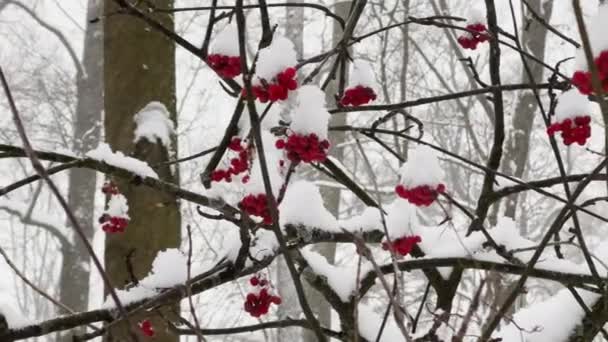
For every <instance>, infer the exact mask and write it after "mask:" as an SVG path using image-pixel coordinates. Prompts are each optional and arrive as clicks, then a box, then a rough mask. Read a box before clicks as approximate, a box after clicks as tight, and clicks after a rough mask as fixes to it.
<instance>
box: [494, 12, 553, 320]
mask: <svg viewBox="0 0 608 342" xmlns="http://www.w3.org/2000/svg"><path fill="white" fill-rule="evenodd" d="M528 4H529V5H530V6H531V7H532V8H533V9H534V11H535V12H536V13H542V14H543V15H544V17H545V20H547V21H549V20H550V18H551V14H552V12H553V3H552V2H551V1H545V2H543V1H541V0H532V1H528ZM541 5H542V7H541ZM522 17H523V18H524V20H526V18H529V17H530V16H529V15H526V13H525V11H524V12H523V13H522ZM529 20H530V22H526V21H524V22H522V23H521V25H520V27H519V29H520V31H521V35H520V39H521V45H522V48H523V49H524V50H527V51H528V52H529V53H530V54H532V55H533V56H535V57H537V58H538V59H539V60H541V61H542V60H544V59H545V46H546V41H547V32H548V31H547V28H546V27H545V26H543V25H542V24H540V23H539V22H538V21H536V20H533V19H529ZM528 65H529V67H530V75H528V72H527V71H526V69H525V68H523V69H522V71H521V72H522V74H521V78H522V82H524V83H530V78H529V77H530V76H531V77H532V78H533V79H534V82H536V83H540V82H542V77H543V70H544V68H543V67H542V66H541V65H540V64H538V63H534V62H531V61H530V60H528ZM538 110H539V108H538V102H537V101H536V98H535V96H534V94H533V93H532V92H530V91H526V92H524V93H522V94H521V97H520V98H519V101H518V102H517V105H516V107H515V110H514V111H513V113H514V114H513V117H512V125H513V129H512V130H511V132H512V134H511V136H510V137H508V139H509V140H508V142H507V143H506V144H505V157H504V161H503V162H502V165H504V167H505V171H506V173H507V174H509V175H511V176H513V177H515V178H518V179H521V178H522V177H523V175H524V172H525V171H526V166H527V164H528V156H529V154H530V135H531V132H532V126H533V124H534V117H535V116H537V115H539V113H538ZM517 199H518V197H517V195H513V196H511V197H509V198H508V199H507V201H506V208H505V214H504V215H505V216H507V217H510V218H512V219H514V220H515V219H516V209H517V203H518V202H517ZM520 215H522V216H524V217H525V216H526V213H521V214H520ZM520 221H521V220H520ZM523 227H525V225H522V228H523ZM521 233H522V234H525V233H526V232H525V231H521ZM487 284H488V286H487V289H488V291H487V294H486V296H487V297H486V298H488V299H490V301H491V302H492V303H493V306H494V307H495V308H498V307H500V306H501V305H502V303H503V302H504V299H505V298H506V296H508V295H509V294H510V293H511V291H512V285H513V283H512V282H510V281H508V280H507V279H506V277H505V276H504V274H502V273H498V272H488V277H487ZM518 304H519V306H523V305H524V304H525V296H521V297H520V301H519V302H518ZM515 309H516V306H512V307H511V310H510V311H509V313H508V314H509V315H510V314H511V313H512V312H513V310H515Z"/></svg>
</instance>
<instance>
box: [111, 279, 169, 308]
mask: <svg viewBox="0 0 608 342" xmlns="http://www.w3.org/2000/svg"><path fill="white" fill-rule="evenodd" d="M115 291H116V295H117V296H118V299H119V300H120V303H121V304H122V305H129V304H131V303H134V302H137V301H140V300H144V299H146V298H150V297H154V296H156V295H157V294H158V292H157V291H156V290H154V289H152V288H149V287H145V286H142V285H139V286H135V287H132V288H128V289H124V290H123V289H115ZM101 307H102V308H104V309H107V308H114V307H116V302H114V300H113V299H112V296H110V295H108V296H107V297H106V301H105V302H104V303H103V305H102V306H101Z"/></svg>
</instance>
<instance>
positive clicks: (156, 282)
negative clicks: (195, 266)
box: [141, 248, 188, 288]
mask: <svg viewBox="0 0 608 342" xmlns="http://www.w3.org/2000/svg"><path fill="white" fill-rule="evenodd" d="M187 278H188V258H187V257H186V256H185V255H184V254H183V253H182V252H181V251H180V250H179V249H177V248H168V249H166V250H164V251H160V252H158V254H157V255H156V258H155V259H154V262H152V272H151V273H150V274H149V275H148V276H147V277H146V278H144V279H143V280H142V281H141V284H142V285H144V286H145V287H152V288H167V287H171V286H174V285H176V284H182V283H184V282H186V280H187Z"/></svg>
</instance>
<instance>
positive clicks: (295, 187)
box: [279, 180, 340, 232]
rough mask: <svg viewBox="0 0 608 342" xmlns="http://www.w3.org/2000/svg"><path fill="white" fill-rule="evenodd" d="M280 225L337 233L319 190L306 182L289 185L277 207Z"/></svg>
mask: <svg viewBox="0 0 608 342" xmlns="http://www.w3.org/2000/svg"><path fill="white" fill-rule="evenodd" d="M279 213H280V217H279V221H280V222H281V225H282V226H284V225H286V224H290V223H291V224H302V225H304V226H307V227H311V228H318V229H321V230H326V231H331V232H337V231H339V230H340V229H339V227H338V221H337V220H336V218H335V217H334V216H333V215H332V214H331V213H330V212H329V211H328V210H327V209H326V208H325V206H324V205H323V197H321V193H320V192H319V188H317V186H315V185H314V184H313V183H311V182H308V181H304V180H301V181H297V182H294V183H292V184H290V185H289V186H288V187H287V191H286V192H285V197H284V198H283V201H282V202H281V205H280V207H279Z"/></svg>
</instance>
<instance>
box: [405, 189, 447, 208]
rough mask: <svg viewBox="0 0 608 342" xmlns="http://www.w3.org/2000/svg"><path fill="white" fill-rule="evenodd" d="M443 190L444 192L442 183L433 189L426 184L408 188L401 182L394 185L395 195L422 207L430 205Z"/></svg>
mask: <svg viewBox="0 0 608 342" xmlns="http://www.w3.org/2000/svg"><path fill="white" fill-rule="evenodd" d="M443 192H445V185H444V184H438V185H437V186H436V187H435V188H434V189H433V188H431V187H430V186H428V185H419V186H416V187H413V188H410V189H408V188H406V187H405V186H403V185H401V184H399V185H397V186H396V187H395V193H397V196H399V197H401V198H404V199H406V200H408V202H410V203H412V204H414V205H416V206H424V207H427V206H429V205H431V204H432V203H433V202H434V201H435V200H436V199H437V197H438V196H439V194H440V193H443Z"/></svg>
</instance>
